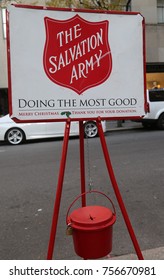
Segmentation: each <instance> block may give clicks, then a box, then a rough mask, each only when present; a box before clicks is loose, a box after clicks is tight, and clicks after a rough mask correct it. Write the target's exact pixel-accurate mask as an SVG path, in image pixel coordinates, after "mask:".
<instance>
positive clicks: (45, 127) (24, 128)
mask: <svg viewBox="0 0 164 280" xmlns="http://www.w3.org/2000/svg"><path fill="white" fill-rule="evenodd" d="M102 126H103V131H104V132H105V131H106V122H105V121H102ZM64 130H65V122H38V123H15V122H14V121H13V120H12V119H11V118H10V116H9V115H6V116H3V117H1V118H0V141H7V142H8V143H9V144H13V145H18V144H21V143H22V142H24V141H25V140H32V139H42V138H53V137H62V136H64ZM97 134H98V128H97V125H96V122H94V121H87V122H85V123H84V135H85V137H88V138H93V137H95V136H97ZM70 135H71V136H73V135H79V122H77V121H73V122H72V123H71V129H70Z"/></svg>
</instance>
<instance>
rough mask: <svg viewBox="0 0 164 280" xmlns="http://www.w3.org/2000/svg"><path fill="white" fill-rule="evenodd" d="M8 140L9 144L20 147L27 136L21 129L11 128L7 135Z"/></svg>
mask: <svg viewBox="0 0 164 280" xmlns="http://www.w3.org/2000/svg"><path fill="white" fill-rule="evenodd" d="M6 140H7V142H8V143H9V144H12V145H18V144H21V143H22V142H23V141H24V140H25V134H24V132H23V130H21V129H19V128H11V129H10V130H8V132H7V133H6Z"/></svg>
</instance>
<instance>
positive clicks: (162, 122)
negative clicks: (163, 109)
mask: <svg viewBox="0 0 164 280" xmlns="http://www.w3.org/2000/svg"><path fill="white" fill-rule="evenodd" d="M157 127H158V128H159V129H164V114H162V115H160V117H159V119H158V122H157Z"/></svg>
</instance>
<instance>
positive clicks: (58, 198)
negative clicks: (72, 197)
mask: <svg viewBox="0 0 164 280" xmlns="http://www.w3.org/2000/svg"><path fill="white" fill-rule="evenodd" d="M70 124H71V123H70V120H69V119H68V120H67V122H66V125H65V133H64V139H63V149H62V157H61V161H60V169H59V177H58V185H57V190H56V198H55V204H54V211H53V218H52V225H51V232H50V239H49V246H48V253H47V260H52V257H53V250H54V246H55V237H56V230H57V222H58V216H59V208H60V201H61V194H62V187H63V180H64V171H65V165H66V157H67V150H68V140H69V133H70Z"/></svg>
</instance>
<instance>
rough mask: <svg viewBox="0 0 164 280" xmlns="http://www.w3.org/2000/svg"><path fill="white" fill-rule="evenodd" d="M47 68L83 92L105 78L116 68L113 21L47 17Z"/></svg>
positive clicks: (60, 82)
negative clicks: (110, 37) (110, 34)
mask: <svg viewBox="0 0 164 280" xmlns="http://www.w3.org/2000/svg"><path fill="white" fill-rule="evenodd" d="M44 20H45V28H46V42H45V47H44V57H43V63H44V69H45V72H46V74H47V76H48V78H49V79H50V80H51V81H52V82H54V83H56V84H58V85H60V86H63V87H66V88H70V89H72V90H74V91H75V92H76V93H77V94H81V93H82V92H84V91H85V90H87V89H89V88H91V87H95V86H97V85H99V84H101V83H103V82H105V81H106V80H107V79H108V77H109V75H110V73H111V71H112V56H111V51H110V47H109V42H108V25H109V21H107V20H105V21H100V22H89V21H86V20H84V19H83V18H81V17H80V16H79V15H75V16H74V17H73V18H71V19H68V20H54V19H51V18H48V17H45V19H44Z"/></svg>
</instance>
